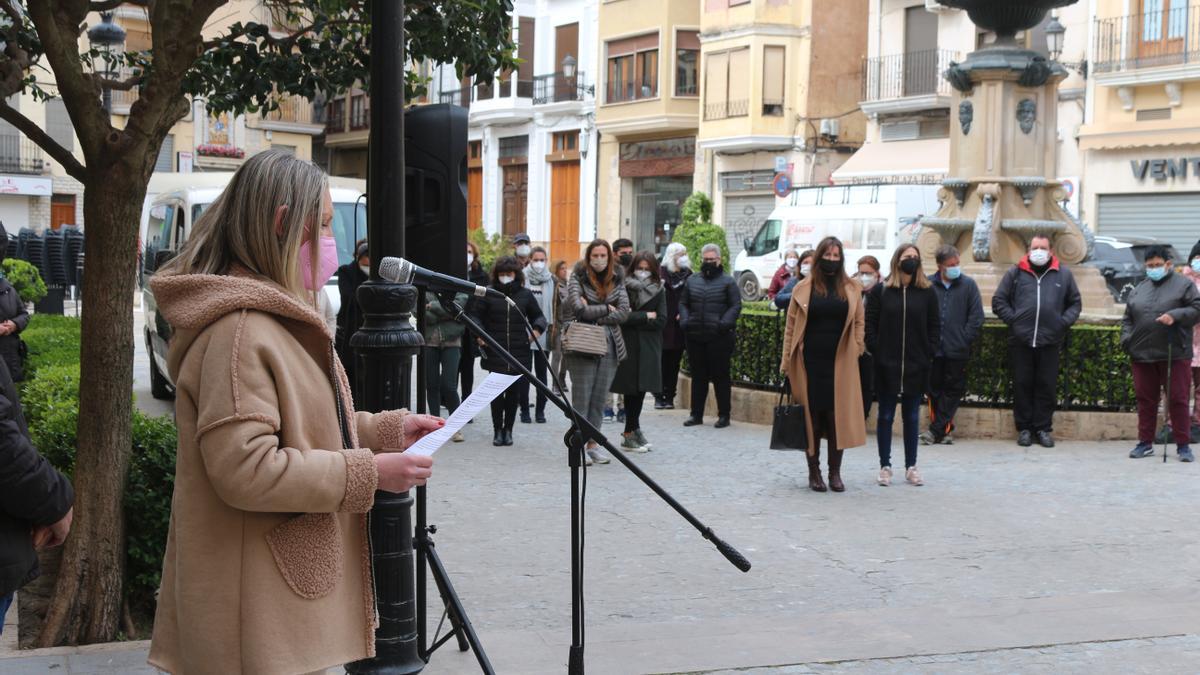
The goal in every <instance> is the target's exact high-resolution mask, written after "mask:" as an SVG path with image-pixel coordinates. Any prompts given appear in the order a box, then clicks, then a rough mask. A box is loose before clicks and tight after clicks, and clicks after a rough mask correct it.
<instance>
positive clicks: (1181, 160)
mask: <svg viewBox="0 0 1200 675" xmlns="http://www.w3.org/2000/svg"><path fill="white" fill-rule="evenodd" d="M1093 5H1094V9H1093V12H1094V20H1093V22H1092V31H1091V34H1092V35H1091V37H1092V40H1091V54H1090V58H1089V61H1090V62H1091V64H1092V68H1091V71H1092V72H1091V77H1090V78H1089V81H1088V92H1089V94H1090V95H1089V97H1088V107H1087V120H1086V123H1085V124H1084V126H1083V128H1082V129H1081V130H1080V147H1081V148H1082V150H1083V151H1084V153H1086V156H1085V171H1084V179H1083V182H1084V186H1085V192H1084V210H1085V212H1088V213H1090V214H1091V218H1089V220H1090V221H1091V222H1092V224H1093V226H1094V227H1095V229H1096V232H1097V234H1100V235H1111V236H1116V237H1137V236H1142V237H1155V238H1159V239H1163V240H1166V241H1168V242H1170V243H1171V244H1173V245H1174V246H1175V247H1176V249H1178V250H1179V252H1180V253H1181V254H1182V255H1183V256H1186V255H1187V253H1188V251H1189V250H1190V249H1191V247H1192V245H1193V244H1194V243H1195V242H1196V239H1197V237H1200V228H1197V226H1196V213H1198V212H1200V2H1197V1H1196V0H1191V1H1190V2H1189V1H1188V0H1095V1H1094V3H1093Z"/></svg>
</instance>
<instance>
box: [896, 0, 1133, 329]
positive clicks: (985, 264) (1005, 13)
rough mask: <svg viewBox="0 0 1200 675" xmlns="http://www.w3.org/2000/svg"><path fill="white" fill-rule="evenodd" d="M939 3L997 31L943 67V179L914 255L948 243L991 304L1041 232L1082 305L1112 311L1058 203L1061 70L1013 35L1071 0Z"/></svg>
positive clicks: (1078, 230)
mask: <svg viewBox="0 0 1200 675" xmlns="http://www.w3.org/2000/svg"><path fill="white" fill-rule="evenodd" d="M940 1H941V4H943V5H945V6H947V7H955V8H959V9H964V10H966V11H967V14H968V16H970V17H971V20H972V21H973V22H975V24H976V25H978V26H980V27H981V28H984V29H986V30H991V31H994V32H995V33H996V36H997V37H996V41H995V42H994V43H993V44H991V45H988V46H987V47H984V48H982V49H980V50H978V51H975V52H973V53H971V54H970V55H969V56H967V58H966V59H965V60H964V61H963V62H962V63H951V65H950V68H949V69H947V70H946V72H945V73H944V75H943V76H944V77H945V78H946V79H947V80H948V81H949V82H950V84H951V86H952V87H953V88H954V108H953V109H952V111H951V112H952V114H951V133H950V164H949V166H950V173H949V175H950V178H948V179H946V180H945V181H943V183H942V189H941V190H940V191H939V198H940V199H941V202H942V208H941V209H940V210H939V211H938V213H937V215H936V216H934V217H931V218H925V219H923V220H922V221H921V222H922V225H923V228H922V230H921V232H920V234H919V235H918V238H917V244H918V246H919V247H920V249H921V252H922V254H923V255H924V256H925V257H926V258H928V259H932V257H933V254H934V251H935V250H936V249H937V247H938V246H940V245H941V244H943V243H948V244H953V245H955V246H956V247H957V248H958V250H959V251H961V252H962V261H963V264H964V266H965V269H966V271H967V273H968V274H970V275H972V276H973V277H975V278H976V280H977V281H978V282H979V286H980V290H981V291H982V292H983V294H984V301H985V303H986V304H987V305H989V306H990V302H991V295H992V293H993V292H994V291H995V288H996V285H997V283H998V282H999V280H1000V277H1001V276H1002V275H1003V274H1004V272H1005V271H1006V270H1007V269H1008V268H1009V267H1010V266H1011V265H1012V264H1013V263H1015V262H1017V261H1019V260H1020V259H1021V256H1022V255H1024V253H1025V250H1026V249H1027V248H1028V245H1029V240H1030V238H1032V236H1033V235H1034V234H1046V235H1048V236H1050V237H1051V239H1052V240H1053V242H1054V250H1055V253H1056V254H1057V255H1058V257H1059V258H1060V259H1061V260H1062V261H1063V262H1065V263H1067V264H1068V265H1071V266H1072V271H1073V272H1074V273H1075V276H1076V279H1077V281H1078V283H1079V287H1080V292H1081V293H1083V295H1084V309H1085V311H1087V312H1089V313H1092V314H1108V313H1111V312H1112V311H1113V309H1114V305H1113V301H1112V296H1111V295H1110V294H1109V293H1108V290H1107V287H1106V285H1105V283H1104V278H1103V277H1102V276H1101V275H1100V274H1099V272H1097V271H1096V270H1095V269H1094V268H1090V267H1082V266H1078V263H1080V262H1083V261H1085V260H1087V259H1088V258H1089V257H1090V256H1091V250H1092V233H1091V230H1090V229H1089V228H1088V227H1087V226H1086V225H1084V224H1083V223H1081V222H1079V221H1077V220H1075V219H1074V218H1073V217H1072V216H1071V215H1070V214H1069V213H1068V212H1067V211H1066V210H1065V209H1064V208H1063V206H1062V202H1063V201H1065V200H1066V198H1067V195H1066V189H1065V187H1064V186H1063V185H1062V183H1061V182H1059V181H1058V180H1056V179H1055V173H1056V172H1055V167H1056V165H1057V162H1056V154H1057V147H1058V138H1057V136H1058V124H1057V118H1058V84H1059V83H1060V82H1061V81H1062V80H1063V79H1065V78H1066V77H1067V71H1066V70H1065V69H1064V68H1063V67H1062V66H1061V65H1059V64H1058V63H1056V62H1054V61H1048V60H1046V59H1045V58H1044V57H1043V56H1041V55H1040V54H1038V53H1037V52H1034V51H1031V50H1029V49H1026V48H1025V47H1024V46H1023V45H1020V44H1018V43H1017V41H1016V34H1017V33H1018V32H1019V31H1022V30H1027V29H1030V28H1033V27H1035V26H1037V25H1038V24H1039V23H1041V21H1042V19H1043V18H1045V16H1046V12H1047V11H1048V10H1050V9H1054V8H1057V7H1065V6H1067V5H1071V4H1074V3H1075V2H1077V0H940Z"/></svg>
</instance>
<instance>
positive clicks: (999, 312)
mask: <svg viewBox="0 0 1200 675" xmlns="http://www.w3.org/2000/svg"><path fill="white" fill-rule="evenodd" d="M1082 311H1083V300H1082V298H1081V297H1080V295H1079V287H1078V286H1076V285H1075V277H1074V276H1072V275H1071V271H1070V270H1069V269H1067V267H1066V265H1063V264H1062V263H1061V262H1060V261H1059V259H1058V258H1057V257H1056V256H1055V255H1054V251H1053V250H1052V249H1051V247H1050V237H1049V236H1047V235H1044V234H1037V235H1034V236H1033V239H1032V240H1030V242H1029V253H1027V254H1026V255H1025V257H1024V258H1021V261H1020V262H1019V263H1017V264H1016V265H1014V266H1013V267H1012V268H1011V269H1009V270H1008V271H1007V272H1005V273H1004V278H1003V279H1001V280H1000V285H999V287H997V288H996V294H995V295H994V296H992V312H993V313H995V315H996V316H998V317H1000V320H1001V321H1003V322H1004V323H1006V324H1008V328H1009V364H1010V366H1011V367H1012V374H1013V421H1014V422H1016V426H1017V445H1020V446H1021V447H1024V448H1027V447H1029V446H1031V445H1033V440H1034V437H1035V436H1036V437H1037V442H1038V443H1039V444H1040V445H1041V446H1042V447H1046V448H1052V447H1054V437H1053V436H1052V435H1050V432H1051V431H1052V430H1053V424H1054V407H1055V404H1056V403H1057V399H1058V362H1059V357H1060V356H1061V352H1062V343H1063V340H1065V339H1066V337H1067V331H1069V330H1070V329H1071V326H1073V325H1075V322H1076V321H1077V320H1078V319H1079V314H1080V312H1082Z"/></svg>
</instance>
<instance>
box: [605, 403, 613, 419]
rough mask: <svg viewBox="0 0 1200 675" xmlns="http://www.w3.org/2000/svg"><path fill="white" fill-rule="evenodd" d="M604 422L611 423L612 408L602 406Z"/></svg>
mask: <svg viewBox="0 0 1200 675" xmlns="http://www.w3.org/2000/svg"><path fill="white" fill-rule="evenodd" d="M604 421H605V422H611V421H613V410H612V408H610V407H608V406H604Z"/></svg>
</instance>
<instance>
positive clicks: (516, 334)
mask: <svg viewBox="0 0 1200 675" xmlns="http://www.w3.org/2000/svg"><path fill="white" fill-rule="evenodd" d="M491 285H492V288H495V289H496V290H498V291H500V292H501V293H503V294H504V295H506V296H508V297H509V298H512V300H513V302H514V303H515V304H516V309H514V308H513V307H511V306H510V305H509V304H508V303H507V302H506V301H504V300H502V299H500V298H493V297H490V296H485V297H482V298H475V299H474V300H472V301H471V307H470V309H469V311H470V313H471V315H472V316H473V317H474V318H475V320H476V321H477V322H479V325H480V326H482V327H483V330H485V331H486V332H487V334H488V335H490V336H492V338H493V339H495V340H496V341H497V342H499V343H500V346H501V347H504V348H505V349H507V350H508V351H509V353H511V354H512V355H513V356H515V357H516V358H517V361H519V362H520V363H521V365H523V366H525V367H526V368H529V367H530V366H531V365H533V351H532V350H531V349H530V341H531V339H536V338H537V337H538V336H540V335H541V334H542V333H544V332H546V318H545V317H544V316H542V310H541V308H540V307H538V302H537V300H536V299H535V298H534V297H533V293H530V292H529V289H527V288H525V275H524V274H522V273H521V263H519V262H517V259H516V258H514V257H512V256H505V257H503V258H500V259H499V260H497V261H496V264H495V265H493V266H492V284H491ZM526 318H528V319H529V323H530V324H531V325H532V326H533V332H534V335H533V338H530V336H529V333H527V332H526V330H525V319H526ZM477 341H478V344H479V352H480V355H482V356H483V363H482V365H483V368H484V370H487V371H490V372H493V373H505V374H509V375H512V374H515V373H516V372H517V371H516V370H515V369H513V368H512V366H510V365H509V364H508V362H506V361H505V360H504V358H503V357H501V356H500V355H499V354H496V353H494V351H493V350H492V349H491V348H490V347H487V346H486V345H484V342H483V340H482V339H478V338H477ZM528 386H529V384H528V383H527V382H525V381H524V380H517V381H516V382H513V383H512V384H511V385H510V386H509V387H508V389H506V390H505V391H504V393H503V394H501V395H500V396H497V397H496V398H494V399H492V430H493V432H494V434H495V435H494V436H493V438H492V445H497V446H499V445H512V444H513V437H512V430H513V425H514V424H515V423H516V421H517V406H518V404H519V403H520V401H521V387H528Z"/></svg>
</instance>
